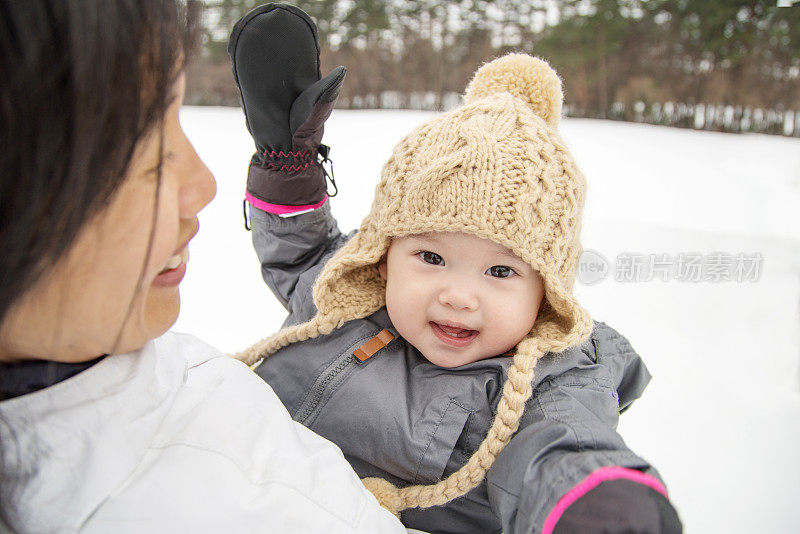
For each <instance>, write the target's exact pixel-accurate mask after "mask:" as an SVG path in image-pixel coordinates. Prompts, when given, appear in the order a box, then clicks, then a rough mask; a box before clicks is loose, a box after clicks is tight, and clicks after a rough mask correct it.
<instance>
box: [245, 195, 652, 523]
mask: <svg viewBox="0 0 800 534" xmlns="http://www.w3.org/2000/svg"><path fill="white" fill-rule="evenodd" d="M250 216H251V217H250V218H251V226H252V231H253V244H254V246H255V249H256V252H257V254H258V257H259V259H260V261H261V270H262V275H263V277H264V280H265V282H266V283H267V285H268V286H269V287H270V289H271V290H272V291H273V293H274V294H275V295H276V296H277V297H278V299H280V301H281V302H282V303H283V304H284V306H285V307H286V309H287V310H288V311H289V317H288V318H287V320H286V323H285V326H288V325H291V324H297V323H300V322H304V321H307V320H308V319H310V318H311V317H313V316H314V315H315V313H316V308H315V306H314V302H313V299H312V295H311V289H312V286H313V284H314V280H315V279H316V277H317V275H318V274H319V272H320V270H321V269H322V267H323V265H324V263H325V262H326V260H327V259H328V258H329V257H330V255H332V254H333V253H334V252H335V251H336V250H337V249H338V248H339V247H340V246H342V244H344V243H345V242H346V240H347V239H348V238H349V237H351V236H352V234H351V235H350V236H345V235H343V234H342V233H341V232H340V231H339V229H338V226H337V224H336V221H335V220H334V219H333V217H332V216H331V214H330V208H329V206H328V203H326V204H325V205H324V206H323V207H322V208H320V209H317V210H315V211H312V212H310V213H305V214H302V215H299V216H296V217H290V218H281V217H279V216H277V215H273V214H271V213H266V212H264V211H261V210H259V209H257V208H255V207H253V206H251V207H250ZM383 329H388V330H389V331H390V332H392V333H393V334H394V336H395V339H394V340H393V341H391V342H390V343H389V344H388V345H387V346H386V347H385V348H383V349H382V350H380V351H379V352H377V353H376V354H375V355H374V356H372V357H371V358H369V359H367V360H366V361H364V362H361V361H359V360H358V359H356V358H355V357H354V356H353V354H352V352H353V351H354V350H355V349H356V348H358V347H359V346H360V345H362V344H363V343H364V342H365V341H367V340H369V339H370V338H372V337H373V336H375V335H376V334H377V333H378V332H380V331H381V330H383ZM510 362H511V358H510V357H507V356H497V357H493V358H488V359H485V360H481V361H477V362H474V363H471V364H468V365H464V366H462V367H458V368H455V369H444V368H440V367H437V366H435V365H433V364H431V363H430V362H428V361H427V360H426V359H425V358H424V357H423V356H422V355H421V354H420V352H419V351H418V350H417V349H416V348H414V347H413V346H411V345H410V344H408V343H407V342H406V341H405V340H403V339H402V338H400V337H399V336H398V334H397V331H396V330H395V329H394V327H393V326H392V323H391V321H390V320H389V317H388V314H387V312H386V309H385V308H382V309H380V310H379V311H377V312H375V313H374V314H372V315H371V316H369V317H366V318H364V319H359V320H353V321H349V322H347V323H345V324H344V325H343V326H342V327H341V328H339V329H337V330H334V332H332V333H331V334H330V335H327V336H320V337H318V338H316V339H311V340H308V341H305V342H302V343H296V344H293V345H289V346H288V347H286V348H284V349H282V350H280V351H278V352H277V353H276V354H274V355H273V356H271V357H269V358H267V359H266V360H264V361H263V363H261V364H260V365H259V367H257V368H256V373H258V375H259V376H261V377H262V378H263V379H264V380H266V381H267V382H268V383H269V384H270V386H272V388H273V389H274V390H275V392H276V393H277V394H278V396H279V397H280V399H281V400H282V401H283V403H284V404H285V405H286V408H287V409H288V411H289V413H290V414H291V415H292V417H293V418H294V419H295V420H296V421H298V422H300V423H302V424H304V425H305V426H307V427H308V428H310V429H311V430H313V431H314V432H316V433H318V434H320V435H322V436H324V437H326V438H328V439H329V440H331V441H333V442H334V443H336V444H337V445H338V446H339V447H340V448H341V449H342V452H343V453H344V455H345V457H346V458H347V460H348V461H349V462H350V463H351V464H352V466H353V468H354V469H355V470H356V472H357V473H358V474H359V476H361V477H373V476H378V477H383V478H385V479H387V480H389V481H391V482H393V483H395V484H402V485H408V484H430V483H434V482H436V481H438V480H439V479H441V478H442V477H444V476H447V475H449V474H450V473H452V472H454V471H456V470H457V469H458V468H460V467H461V466H462V465H464V463H465V462H466V461H467V459H468V458H469V457H470V455H471V454H472V453H473V452H475V450H476V449H477V447H478V445H480V443H481V442H482V441H483V439H484V438H485V437H486V432H487V430H488V428H489V426H490V425H491V422H492V419H493V416H494V415H495V413H496V407H497V403H498V402H499V399H500V396H501V388H502V385H503V383H504V381H505V379H506V371H507V369H508V367H509V365H510ZM649 380H650V375H649V373H648V371H647V369H646V367H645V365H644V363H643V362H642V360H641V359H640V357H639V356H638V355H637V354H636V352H634V350H633V349H632V348H631V346H630V344H629V343H628V341H627V340H626V339H625V338H624V337H623V336H621V335H620V334H619V333H617V332H616V331H615V330H614V329H613V328H611V327H609V326H607V325H606V324H604V323H601V322H596V323H595V326H594V331H593V332H592V336H591V338H590V339H589V340H588V341H586V342H585V343H584V344H583V345H581V346H580V347H575V348H572V349H569V350H567V351H565V352H563V353H559V354H548V355H546V356H545V357H544V358H543V359H542V360H540V361H539V363H538V364H537V366H536V369H535V383H534V391H533V396H532V397H531V399H530V400H529V401H528V403H527V407H526V410H525V414H524V416H523V419H522V421H521V423H520V429H519V430H518V432H517V433H516V435H515V436H514V437H513V438H512V440H511V442H510V443H509V444H508V445H507V446H506V448H505V449H504V450H503V451H502V452H501V453H500V455H499V457H498V458H497V460H496V462H495V463H494V465H493V466H492V468H491V469H490V470H489V473H488V475H487V477H486V479H485V480H484V481H483V483H482V484H481V485H480V486H478V487H477V488H475V489H473V490H472V491H470V492H469V493H468V494H467V495H465V496H463V497H461V498H458V499H455V500H453V501H451V502H449V503H447V504H446V505H444V506H439V507H432V508H427V509H409V510H405V511H404V512H402V521H403V523H404V524H405V525H406V526H407V527H412V528H417V529H421V530H425V531H428V532H432V533H438V532H442V533H444V532H448V533H459V534H466V533H487V532H500V531H503V532H505V534H514V533H522V532H525V533H529V532H541V529H542V525H543V523H544V522H545V519H546V518H547V516H548V514H550V513H551V511H552V510H553V508H554V507H555V506H556V503H557V501H558V500H559V499H560V498H561V497H562V496H564V495H565V494H566V493H567V492H568V491H569V490H570V489H572V488H573V487H574V486H575V485H576V484H578V483H579V482H581V481H582V480H584V479H585V478H586V477H587V476H589V475H590V474H591V473H593V472H595V471H596V470H598V469H600V468H603V467H606V466H621V467H626V468H630V469H636V470H641V471H643V472H645V473H647V474H649V475H652V476H655V477H658V474H657V473H656V471H655V470H654V469H653V468H652V467H651V466H650V465H649V464H648V463H647V462H646V461H645V460H643V459H642V458H640V457H639V456H637V455H635V454H634V453H633V452H631V451H630V450H629V449H628V448H627V446H626V445H625V442H624V441H623V440H622V438H621V437H620V436H619V434H617V432H616V431H615V428H616V426H617V421H618V419H619V414H620V413H621V412H622V411H624V410H625V409H626V408H628V406H630V404H631V403H632V402H633V401H634V400H635V399H637V398H638V397H639V396H640V395H641V393H642V391H643V390H644V388H645V386H646V385H647V383H648V381H649Z"/></svg>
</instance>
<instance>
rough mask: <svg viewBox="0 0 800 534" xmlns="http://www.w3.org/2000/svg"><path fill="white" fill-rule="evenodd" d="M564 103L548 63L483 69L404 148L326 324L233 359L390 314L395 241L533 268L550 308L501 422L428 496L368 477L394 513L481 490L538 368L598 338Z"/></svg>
mask: <svg viewBox="0 0 800 534" xmlns="http://www.w3.org/2000/svg"><path fill="white" fill-rule="evenodd" d="M562 100H563V94H562V92H561V80H560V79H559V78H558V75H557V74H556V73H555V72H554V71H553V69H551V68H550V66H549V65H548V64H547V63H546V62H545V61H543V60H541V59H538V58H534V57H531V56H528V55H525V54H509V55H507V56H504V57H501V58H499V59H496V60H494V61H492V62H490V63H487V64H485V65H483V66H482V67H481V68H480V69H478V71H477V72H476V73H475V76H474V78H473V79H472V81H471V82H470V84H469V86H468V87H467V90H466V93H465V95H464V101H465V103H464V105H463V106H461V107H460V108H457V109H455V110H453V111H450V112H448V113H444V114H442V115H440V116H438V117H436V118H434V119H431V120H430V121H428V122H426V123H424V124H423V125H421V126H419V127H418V128H416V129H415V130H414V131H413V132H411V133H410V134H409V135H408V136H407V137H406V138H405V139H403V140H402V141H401V142H400V143H399V144H398V145H397V146H396V147H395V149H394V153H393V154H392V156H391V158H389V161H388V162H387V163H386V165H385V166H384V168H383V173H382V178H381V181H380V183H379V184H378V187H377V190H376V193H375V200H374V202H373V204H372V209H371V211H370V213H369V215H367V217H366V218H365V219H364V221H363V222H362V224H361V228H360V230H359V232H358V233H357V234H356V235H355V236H354V237H353V238H352V239H351V240H350V241H348V242H347V243H346V244H345V245H344V246H343V247H342V248H341V249H339V250H338V251H337V252H336V254H334V256H333V257H332V258H331V259H330V260H329V261H328V263H327V264H326V265H325V267H324V268H323V270H322V272H321V273H320V275H319V277H318V278H317V280H316V282H315V284H314V303H315V304H316V306H317V310H318V312H317V315H316V316H315V317H313V318H312V319H311V320H310V321H308V322H306V323H302V324H299V325H294V326H290V327H287V328H284V329H282V330H281V331H279V332H278V333H277V334H275V335H273V336H271V337H269V338H266V339H264V340H263V341H261V342H259V343H257V344H255V345H253V346H252V347H250V348H249V349H247V350H245V351H243V352H242V353H239V354H237V355H236V357H237V358H239V359H241V360H243V361H245V362H246V363H248V364H251V365H252V364H253V363H255V362H256V361H258V360H259V359H261V358H265V357H267V356H269V355H271V354H273V353H274V352H276V351H277V350H279V349H280V348H282V347H285V346H286V345H289V344H291V343H296V342H298V341H303V340H306V339H310V338H314V337H317V336H319V335H321V334H329V333H330V332H332V331H333V330H334V329H335V328H337V327H339V326H341V325H342V324H344V323H345V322H347V321H351V320H353V319H359V318H363V317H366V316H368V315H371V314H372V313H374V312H376V311H377V310H379V309H380V308H381V307H383V306H384V305H385V293H386V285H385V282H384V280H383V279H382V278H381V276H380V274H379V272H378V267H377V266H378V263H379V262H380V261H381V259H382V258H383V256H384V254H385V253H386V251H387V250H388V248H389V245H390V243H391V239H392V238H393V237H402V236H406V235H411V234H419V233H424V232H464V233H468V234H472V235H475V236H478V237H481V238H485V239H490V240H492V241H494V242H496V243H499V244H501V245H503V246H505V247H507V248H508V249H510V250H512V251H513V252H514V253H515V254H516V255H517V256H519V257H520V258H522V259H523V260H525V261H526V262H528V263H529V264H530V265H531V266H532V267H533V268H534V269H536V270H537V271H538V272H539V274H540V275H541V276H542V279H543V281H544V287H545V300H544V301H543V304H542V308H541V309H540V311H539V314H538V316H537V318H536V321H535V323H534V326H533V329H532V331H531V332H530V334H529V335H528V336H527V337H526V338H525V339H524V340H522V341H521V342H520V343H519V344H518V346H517V349H516V354H515V355H514V357H513V361H512V365H511V366H510V367H509V370H508V380H507V382H506V383H505V385H504V386H503V394H502V397H501V400H500V403H499V405H498V411H497V416H496V417H495V420H494V422H493V423H492V427H491V428H490V430H489V432H488V435H487V437H486V438H485V440H484V441H483V443H482V444H481V445H480V447H479V448H478V450H477V452H476V453H475V454H474V455H473V456H472V457H471V458H470V459H469V461H468V462H467V463H466V465H464V467H462V468H461V469H459V470H458V471H456V472H455V473H453V474H452V475H450V476H449V477H447V478H446V479H444V480H442V481H440V482H438V483H437V484H433V485H430V486H410V487H406V488H402V489H398V488H395V487H394V486H392V485H391V484H390V483H389V482H387V481H385V480H381V479H365V481H364V483H365V485H366V486H367V487H368V488H369V489H370V490H371V491H372V492H373V493H374V494H375V495H376V496H377V497H378V500H379V501H380V502H381V504H383V505H384V506H385V507H386V508H388V509H389V510H391V511H392V512H394V513H396V514H397V513H399V512H400V511H401V510H403V509H405V508H411V507H428V506H435V505H441V504H444V503H446V502H448V501H450V500H452V499H454V498H456V497H459V496H461V495H463V494H465V493H467V492H468V491H469V490H471V489H472V488H474V487H475V486H477V485H478V484H480V483H481V481H482V480H483V478H484V476H485V474H486V472H487V471H488V469H489V467H491V465H492V463H493V462H494V459H495V458H496V457H497V455H498V454H499V453H500V451H501V450H502V449H503V447H504V446H505V445H506V444H507V443H508V441H509V440H510V439H511V437H512V435H513V434H514V433H515V432H516V430H517V428H518V426H519V420H520V417H521V415H522V412H523V410H524V407H525V402H526V401H527V400H528V399H529V398H530V396H531V392H532V380H533V370H534V367H535V365H536V362H537V361H538V360H539V358H541V357H542V355H543V354H545V353H546V352H561V351H563V350H565V349H567V348H569V347H572V346H575V345H578V344H580V343H581V342H583V341H584V340H585V339H586V338H587V337H588V336H589V335H590V333H591V330H592V321H591V319H590V317H589V315H588V314H587V313H586V312H585V311H584V310H583V309H582V308H581V307H580V306H579V305H578V303H577V301H576V300H575V298H574V297H573V295H572V287H573V284H574V281H575V269H576V266H577V262H578V258H579V257H580V254H581V246H580V241H579V233H580V222H581V214H582V211H583V203H584V198H585V196H586V182H585V180H584V177H583V175H582V174H581V172H580V171H579V170H578V168H577V167H576V165H575V162H574V161H573V159H572V156H571V155H570V153H569V152H568V151H567V149H566V147H565V146H564V142H563V141H562V139H561V137H560V136H559V134H558V130H557V128H558V123H559V119H560V117H561V103H562ZM487 356H488V355H487Z"/></svg>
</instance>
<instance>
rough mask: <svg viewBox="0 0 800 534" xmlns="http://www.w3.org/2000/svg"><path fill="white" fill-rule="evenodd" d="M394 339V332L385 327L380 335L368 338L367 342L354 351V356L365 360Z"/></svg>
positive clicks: (362, 360) (359, 359)
mask: <svg viewBox="0 0 800 534" xmlns="http://www.w3.org/2000/svg"><path fill="white" fill-rule="evenodd" d="M393 339H394V334H392V333H391V332H389V331H388V330H386V329H385V328H384V329H383V330H381V331H380V332H378V335H377V336H375V337H373V338H372V339H370V340H368V341H367V342H366V343H364V344H363V345H361V346H360V347H358V348H357V349H356V350H354V351H353V356H355V357H356V358H358V361H361V362H364V361H367V360H368V359H370V358H371V357H372V355H373V354H375V353H376V352H378V351H379V350H381V349H382V348H383V347H385V346H386V345H388V344H389V343H390V342H391V341H392V340H393Z"/></svg>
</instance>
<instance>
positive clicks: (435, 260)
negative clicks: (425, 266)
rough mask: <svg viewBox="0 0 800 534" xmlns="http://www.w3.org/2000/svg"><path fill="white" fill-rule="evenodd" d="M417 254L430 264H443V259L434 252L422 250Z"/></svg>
mask: <svg viewBox="0 0 800 534" xmlns="http://www.w3.org/2000/svg"><path fill="white" fill-rule="evenodd" d="M418 255H419V257H420V258H422V261H424V262H425V263H430V264H431V265H444V259H443V258H442V257H441V256H439V255H438V254H436V253H434V252H429V251H427V250H423V251H422V252H419V253H418Z"/></svg>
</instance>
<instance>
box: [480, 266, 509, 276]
mask: <svg viewBox="0 0 800 534" xmlns="http://www.w3.org/2000/svg"><path fill="white" fill-rule="evenodd" d="M486 272H487V273H488V274H489V276H494V277H495V278H508V277H509V276H511V275H512V274H514V269H512V268H511V267H506V266H505V265H495V266H494V267H489V269H488V270H487V271H486Z"/></svg>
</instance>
